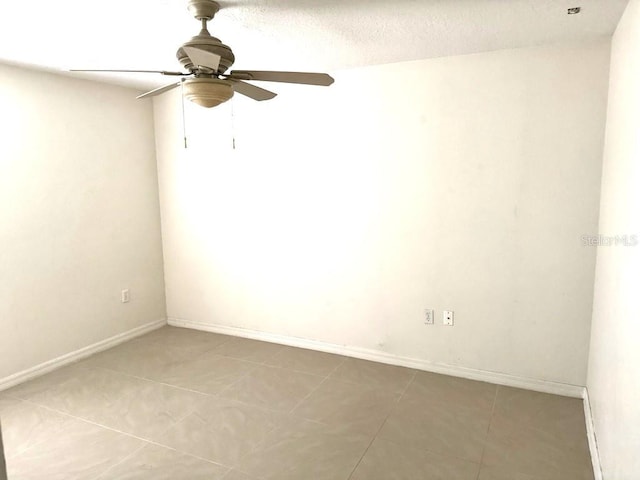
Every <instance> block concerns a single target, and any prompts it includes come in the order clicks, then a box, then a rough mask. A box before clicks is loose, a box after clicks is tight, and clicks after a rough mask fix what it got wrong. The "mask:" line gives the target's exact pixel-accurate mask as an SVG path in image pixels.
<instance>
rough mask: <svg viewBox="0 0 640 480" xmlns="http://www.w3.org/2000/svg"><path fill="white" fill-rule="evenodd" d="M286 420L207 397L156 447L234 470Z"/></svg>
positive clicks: (231, 402)
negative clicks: (241, 459)
mask: <svg viewBox="0 0 640 480" xmlns="http://www.w3.org/2000/svg"><path fill="white" fill-rule="evenodd" d="M286 418H287V417H285V416H283V415H282V414H279V413H276V412H273V411H269V410H264V409H261V408H258V407H255V406H250V405H246V404H243V403H239V402H234V401H231V400H226V399H222V398H215V397H210V400H209V401H208V402H207V403H205V404H202V405H200V406H199V407H198V408H197V409H196V410H195V411H194V412H192V413H191V414H189V415H188V416H187V417H185V418H184V419H182V420H180V421H179V422H177V423H176V424H175V425H173V426H172V427H171V428H169V430H167V431H166V432H165V433H164V434H163V435H162V439H161V440H159V443H162V444H164V445H166V446H168V447H171V448H175V449H176V450H179V451H181V452H184V453H188V454H192V455H195V456H198V457H201V458H205V459H207V460H211V461H213V462H216V463H219V464H222V465H225V466H233V465H235V464H236V463H237V462H238V460H239V459H240V458H242V457H243V456H245V455H246V454H247V453H249V452H250V451H251V450H252V449H254V448H255V447H256V446H257V445H258V444H260V442H262V441H263V440H264V438H265V437H266V435H267V433H269V432H270V431H271V430H273V429H274V428H276V427H277V426H278V425H281V424H282V423H283V422H284V421H286Z"/></svg>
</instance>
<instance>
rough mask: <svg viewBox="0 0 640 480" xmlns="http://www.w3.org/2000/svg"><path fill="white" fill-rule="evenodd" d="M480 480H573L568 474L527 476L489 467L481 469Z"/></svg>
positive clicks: (484, 466)
mask: <svg viewBox="0 0 640 480" xmlns="http://www.w3.org/2000/svg"><path fill="white" fill-rule="evenodd" d="M478 480H572V478H571V476H567V474H566V473H556V474H551V475H549V474H546V475H538V474H526V473H519V472H517V471H514V470H510V469H503V468H496V467H487V466H486V465H483V466H481V467H480V476H479V477H478Z"/></svg>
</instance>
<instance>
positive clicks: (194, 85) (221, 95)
mask: <svg viewBox="0 0 640 480" xmlns="http://www.w3.org/2000/svg"><path fill="white" fill-rule="evenodd" d="M187 8H188V10H189V12H190V13H191V14H192V15H193V16H194V17H195V18H196V19H197V20H199V21H200V22H201V30H200V33H198V35H196V36H195V37H192V38H191V39H190V40H188V41H187V42H185V43H184V44H183V45H181V46H180V48H178V51H177V52H176V57H177V59H178V61H179V62H180V64H181V65H182V67H183V68H184V69H185V70H188V71H187V72H172V71H166V70H77V69H76V70H71V71H72V72H127V73H157V74H161V75H167V76H175V77H182V78H181V80H180V81H179V82H173V83H171V84H169V85H165V86H163V87H159V88H156V89H154V90H151V91H150V92H147V93H144V94H142V95H140V96H138V98H146V97H151V96H154V95H159V94H161V93H164V92H166V91H168V90H171V89H173V88H175V87H177V86H179V85H183V88H184V96H185V97H186V98H187V99H188V100H190V101H192V102H194V103H197V104H198V105H201V106H203V107H208V108H210V107H215V106H217V105H220V104H221V103H223V102H226V101H227V100H229V99H230V98H231V97H233V94H234V92H237V93H240V94H242V95H245V96H247V97H250V98H252V99H254V100H258V101H263V100H270V99H272V98H274V97H275V96H276V94H275V93H273V92H270V91H269V90H265V89H264V88H260V87H257V86H255V85H252V84H250V83H247V82H246V81H247V80H249V81H251V80H260V81H266V82H282V83H298V84H304V85H319V86H329V85H331V84H332V83H333V82H334V80H333V78H331V76H329V75H328V74H326V73H307V72H274V71H257V70H234V71H231V72H230V73H226V72H227V70H229V69H230V68H231V66H232V65H233V64H234V62H235V60H236V58H235V56H234V54H233V51H232V50H231V48H230V47H228V46H227V45H225V44H224V43H222V42H221V41H220V40H219V39H217V38H216V37H214V36H212V35H211V34H210V33H209V30H208V29H207V23H208V22H209V21H210V20H212V19H213V18H214V17H215V15H216V13H218V11H219V10H220V5H219V4H218V3H217V2H215V1H213V0H189V1H188V4H187Z"/></svg>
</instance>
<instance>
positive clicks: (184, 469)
mask: <svg viewBox="0 0 640 480" xmlns="http://www.w3.org/2000/svg"><path fill="white" fill-rule="evenodd" d="M228 471H229V469H228V468H226V467H222V466H220V465H217V464H215V463H211V462H208V461H206V460H202V459H200V458H196V457H192V456H190V455H186V454H184V453H181V452H177V451H175V450H171V449H169V448H165V447H160V446H158V445H152V444H148V445H146V446H145V447H143V448H142V449H141V450H138V451H137V452H136V453H135V454H133V455H132V456H130V457H128V458H127V459H126V460H125V461H123V462H122V463H119V464H117V465H115V466H114V467H112V468H110V469H109V470H107V471H106V472H105V473H104V474H103V475H101V476H100V477H98V478H97V479H96V480H112V479H118V480H222V478H226V477H225V474H226V473H227V472H228Z"/></svg>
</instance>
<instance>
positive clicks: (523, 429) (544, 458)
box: [482, 416, 593, 480]
mask: <svg viewBox="0 0 640 480" xmlns="http://www.w3.org/2000/svg"><path fill="white" fill-rule="evenodd" d="M482 463H483V465H485V466H487V467H493V468H494V469H497V470H503V471H509V472H513V473H519V474H526V475H534V476H538V477H542V478H546V477H551V478H557V477H563V476H564V478H566V479H571V480H593V470H592V466H591V458H590V454H589V448H588V445H587V442H586V438H584V437H575V438H572V439H569V438H568V437H564V438H559V437H557V436H556V434H555V432H552V431H548V430H544V429H537V428H535V427H532V426H528V425H525V424H524V423H520V422H517V421H516V422H514V421H512V420H510V419H504V418H501V417H495V416H494V418H493V420H492V422H491V428H490V430H489V436H488V438H487V443H486V446H485V451H484V455H483V458H482Z"/></svg>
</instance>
